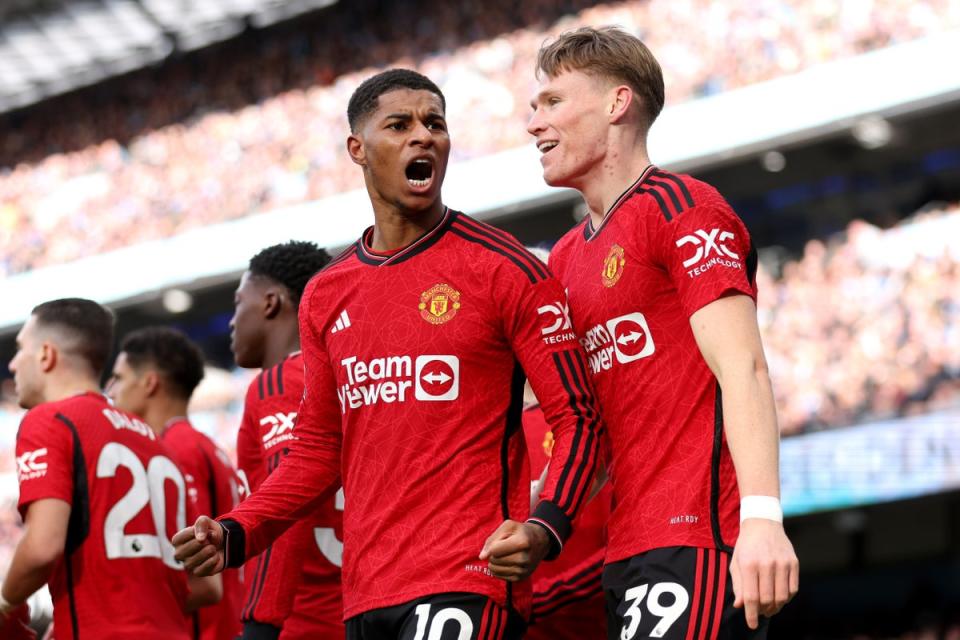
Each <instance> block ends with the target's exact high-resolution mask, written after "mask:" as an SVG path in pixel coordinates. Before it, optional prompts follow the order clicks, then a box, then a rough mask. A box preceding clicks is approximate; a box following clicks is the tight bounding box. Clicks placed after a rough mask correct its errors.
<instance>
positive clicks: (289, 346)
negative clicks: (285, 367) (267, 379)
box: [261, 316, 300, 369]
mask: <svg viewBox="0 0 960 640" xmlns="http://www.w3.org/2000/svg"><path fill="white" fill-rule="evenodd" d="M299 350H300V330H299V328H298V326H297V319H296V317H295V316H294V318H293V321H292V322H288V323H285V324H284V325H281V326H277V327H275V328H274V329H273V330H272V331H270V332H269V333H267V343H266V345H264V348H263V366H262V367H261V368H262V369H269V368H270V367H275V366H277V365H278V364H280V363H281V362H283V360H284V359H285V358H286V357H287V356H289V355H290V354H291V353H294V352H295V351H299Z"/></svg>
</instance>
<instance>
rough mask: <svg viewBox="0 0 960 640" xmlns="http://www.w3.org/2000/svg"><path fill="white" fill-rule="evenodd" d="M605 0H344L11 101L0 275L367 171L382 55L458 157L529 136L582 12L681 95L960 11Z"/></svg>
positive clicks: (843, 51) (271, 203) (756, 77)
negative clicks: (623, 39) (72, 91)
mask: <svg viewBox="0 0 960 640" xmlns="http://www.w3.org/2000/svg"><path fill="white" fill-rule="evenodd" d="M148 4H149V3H148ZM348 4H349V6H347V5H348ZM592 4H593V3H591V2H585V1H582V0H540V1H538V2H535V3H524V5H523V8H522V9H521V10H519V11H511V10H509V6H512V4H511V3H508V2H506V0H494V2H493V6H491V2H483V3H481V2H468V3H458V4H457V5H456V7H454V6H453V5H445V4H441V5H436V6H432V8H431V12H430V16H431V17H430V19H428V20H423V19H421V18H422V15H423V13H422V12H421V11H419V10H418V7H419V6H420V3H418V2H417V1H416V0H406V1H404V2H393V3H386V4H385V5H383V6H381V4H380V3H377V2H375V1H374V0H363V1H361V2H354V3H343V5H337V6H334V7H332V8H331V9H329V10H327V11H326V12H324V13H323V14H322V16H321V18H318V19H316V20H315V22H313V23H311V25H310V27H309V28H306V29H304V28H303V27H302V26H301V27H299V28H298V30H297V31H296V32H293V33H290V32H287V31H283V30H278V32H277V33H276V34H273V35H271V34H272V32H269V33H267V34H265V35H264V36H263V38H262V39H260V40H257V41H254V42H253V46H251V43H250V42H247V41H244V42H243V44H234V45H232V48H231V45H230V44H228V45H224V47H225V48H224V49H218V50H215V51H211V52H201V53H198V54H197V57H191V58H188V59H184V60H182V61H179V62H174V63H172V64H170V65H166V66H164V67H163V68H161V69H159V70H156V71H154V70H149V71H144V72H140V73H136V74H133V75H132V76H130V77H128V78H124V79H123V80H122V81H121V82H119V83H118V84H117V86H115V87H113V88H112V89H110V90H108V91H105V92H104V91H100V92H99V93H97V94H89V93H80V94H77V95H71V96H68V97H66V98H63V99H60V100H56V101H53V102H52V103H50V104H45V105H41V106H39V107H37V108H34V109H30V110H27V111H23V112H17V113H14V114H11V115H8V116H5V117H3V118H0V128H3V129H5V130H9V131H11V132H12V133H11V134H10V135H5V136H4V137H3V138H2V139H0V167H5V168H3V169H0V274H4V273H5V274H15V273H20V272H23V271H27V270H30V269H34V268H38V267H42V266H45V265H50V264H56V263H62V262H67V261H70V260H73V259H76V258H79V257H82V256H86V255H93V254H97V253H102V252H104V251H108V250H110V249H112V248H116V247H119V246H124V245H128V244H130V243H135V242H138V241H143V240H147V239H156V238H163V237H168V236H171V235H174V234H177V233H180V232H183V231H186V230H188V229H191V228H195V227H198V226H203V225H207V224H211V223H214V222H218V221H222V220H229V219H234V218H237V217H242V216H246V215H250V214H254V213H259V212H264V211H269V210H270V209H273V208H276V207H279V206H282V205H287V204H291V203H296V202H302V201H307V200H313V199H317V198H321V197H324V196H329V195H331V194H336V193H340V192H343V191H346V190H349V189H354V188H358V187H359V186H360V183H359V179H360V178H359V174H358V173H357V172H356V171H355V170H354V168H353V166H352V165H351V164H350V163H349V162H348V161H347V159H346V158H345V156H344V154H343V153H342V148H341V147H342V141H343V139H344V136H345V135H346V130H345V123H344V117H343V113H342V111H343V104H344V103H345V102H346V98H347V96H348V94H349V92H350V91H351V90H352V88H353V87H354V86H355V85H356V84H357V82H359V80H360V79H361V78H362V77H363V76H366V75H369V74H370V73H372V69H371V67H376V68H381V67H383V66H387V65H406V66H414V67H416V68H418V69H419V70H421V71H423V72H425V73H427V74H428V75H430V76H431V77H433V78H435V79H437V80H438V81H439V83H440V84H441V86H442V88H443V89H444V91H445V92H446V93H447V96H448V100H449V103H450V104H449V112H450V127H451V132H452V135H453V137H454V140H455V145H454V150H455V152H454V156H455V158H454V159H466V158H472V157H479V156H483V155H487V154H489V153H492V152H494V151H498V150H502V149H507V148H512V147H516V146H521V145H524V144H527V143H528V140H527V134H526V133H525V130H524V126H523V125H524V122H525V120H526V117H527V111H528V107H527V106H526V96H528V95H529V94H530V93H531V90H532V78H531V73H530V70H531V69H532V68H533V61H532V56H533V54H534V52H535V51H536V48H537V46H538V45H539V43H540V42H542V41H543V40H544V39H545V38H546V37H548V36H549V35H550V34H552V33H556V32H557V31H559V30H562V29H567V28H570V27H574V26H577V25H580V24H586V23H591V24H607V23H618V24H622V25H624V26H626V27H627V28H630V29H632V30H634V31H635V32H637V33H638V34H639V35H641V36H642V37H643V38H644V39H645V40H646V41H647V42H648V43H649V44H650V45H651V47H652V48H653V50H654V51H656V52H657V55H658V57H659V58H660V60H661V62H662V64H663V65H664V71H665V74H666V76H667V83H668V86H669V87H670V93H669V95H668V103H677V102H681V101H684V100H689V99H691V98H695V97H698V96H704V95H710V94H713V93H717V92H722V91H725V90H728V89H731V88H734V87H738V86H742V85H745V84H750V83H754V82H758V81H761V80H765V79H769V78H772V77H776V76H778V75H782V74H785V73H791V72H793V71H797V70H799V69H802V68H805V67H808V66H810V65H815V64H817V63H820V62H824V61H829V60H834V59H837V58H841V57H845V56H849V55H852V54H856V53H860V52H863V51H868V50H872V49H876V48H880V47H884V46H887V45H890V44H893V43H897V42H904V41H908V40H911V39H914V38H917V37H920V36H923V35H928V34H931V33H936V32H938V31H942V30H945V29H949V28H951V27H956V26H958V25H960V11H958V9H957V7H956V5H955V4H954V3H950V2H947V1H946V0H925V1H923V2H918V3H904V2H903V1H902V0H878V1H877V2H873V3H870V4H868V5H859V4H857V5H852V4H830V3H803V2H788V1H786V0H782V1H778V2H772V3H771V2H750V3H734V2H724V3H710V4H709V9H706V8H705V7H703V6H700V5H701V4H702V3H698V2H692V1H690V2H665V1H663V0H653V1H650V2H621V3H611V4H599V5H596V6H590V5H592ZM907 4H909V6H907ZM367 16H377V19H375V20H367V19H366V17H367ZM904 16H906V19H904ZM654 25H655V27H654ZM11 28H12V27H11ZM5 32H6V31H5V29H4V30H0V33H5ZM734 32H735V33H736V37H735V38H734V37H732V36H731V34H732V33H734ZM707 43H709V44H707ZM705 46H706V47H707V50H705V49H704V47H705ZM104 96H108V98H109V99H108V98H106V97H104ZM65 113H66V114H69V115H68V117H63V114H65Z"/></svg>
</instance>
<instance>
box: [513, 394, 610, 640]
mask: <svg viewBox="0 0 960 640" xmlns="http://www.w3.org/2000/svg"><path fill="white" fill-rule="evenodd" d="M528 391H529V390H528ZM527 396H528V399H529V402H528V404H527V406H525V407H524V409H523V435H524V437H525V438H526V440H527V452H528V454H529V456H530V476H531V478H539V477H540V476H541V475H542V474H543V471H544V469H546V466H547V464H548V463H549V461H550V457H551V455H552V453H553V442H554V440H553V432H552V431H550V427H549V426H548V425H547V421H546V419H544V416H543V410H542V409H541V408H540V404H539V403H538V402H537V401H536V398H535V397H534V396H533V393H532V391H529V392H528V394H527ZM539 491H540V487H539V481H537V482H535V483H534V486H533V492H534V494H535V495H538V494H539ZM612 493H613V491H612V487H611V486H610V484H609V483H606V484H604V485H603V487H602V488H601V489H600V491H599V493H597V495H596V496H594V497H593V498H591V499H590V501H589V502H588V503H587V504H585V505H584V507H583V509H582V510H581V512H580V515H578V516H577V519H576V521H575V522H574V524H573V533H572V534H571V535H570V539H569V540H567V544H566V545H565V546H564V549H563V553H562V554H561V555H560V557H559V558H557V559H556V560H555V561H553V562H547V563H543V564H541V565H540V566H539V567H538V568H537V570H536V571H535V572H534V573H533V578H532V579H533V609H532V612H531V616H530V627H529V629H527V635H526V636H524V638H526V640H583V639H584V638H601V637H603V636H604V635H606V629H607V619H606V613H605V609H604V606H605V605H604V597H603V588H602V585H601V583H600V575H601V573H602V570H603V555H604V549H605V548H606V542H607V533H606V525H607V519H608V518H609V516H610V498H611V496H612Z"/></svg>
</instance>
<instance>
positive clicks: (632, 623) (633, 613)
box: [620, 582, 690, 640]
mask: <svg viewBox="0 0 960 640" xmlns="http://www.w3.org/2000/svg"><path fill="white" fill-rule="evenodd" d="M649 587H650V585H648V584H642V585H640V586H639V587H633V588H631V589H627V590H626V592H625V593H624V594H623V601H624V603H629V604H630V606H629V607H628V608H627V610H626V611H625V612H624V614H623V617H624V624H623V629H621V630H620V640H631V639H632V638H633V637H634V635H636V633H637V628H638V627H639V626H640V619H641V611H640V604H641V603H642V602H643V599H644V598H645V597H646V599H647V610H648V611H650V613H652V614H653V615H654V616H657V617H658V618H660V622H658V623H657V626H655V627H654V628H653V630H652V631H651V632H650V637H651V638H662V637H663V636H664V635H665V634H666V633H667V631H668V630H669V629H670V627H671V626H673V623H674V622H676V621H677V620H678V619H679V618H680V616H682V615H683V612H684V611H686V609H687V605H688V604H690V596H689V595H688V594H687V590H686V589H684V588H683V587H682V586H680V585H679V584H677V583H676V582H659V583H657V584H655V585H653V588H652V589H650V592H649V594H648V593H647V589H649ZM664 594H671V595H672V596H673V602H672V603H671V604H669V605H664V604H663V603H662V602H661V598H662V597H663V595H664Z"/></svg>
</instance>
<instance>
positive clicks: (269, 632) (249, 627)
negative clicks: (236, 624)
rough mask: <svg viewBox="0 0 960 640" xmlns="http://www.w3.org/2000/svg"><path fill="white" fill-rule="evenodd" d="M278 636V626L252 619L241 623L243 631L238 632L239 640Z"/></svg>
mask: <svg viewBox="0 0 960 640" xmlns="http://www.w3.org/2000/svg"><path fill="white" fill-rule="evenodd" d="M279 637H280V627H275V626H273V625H272V624H264V623H262V622H255V621H253V620H250V621H247V622H244V623H243V632H242V633H241V634H240V640H277V638H279Z"/></svg>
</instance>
